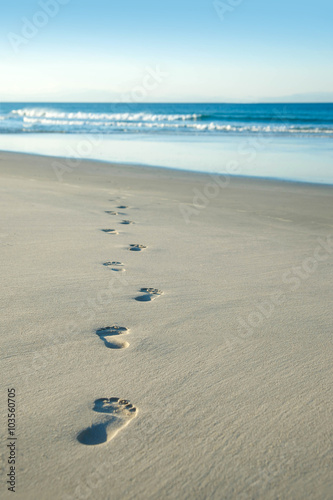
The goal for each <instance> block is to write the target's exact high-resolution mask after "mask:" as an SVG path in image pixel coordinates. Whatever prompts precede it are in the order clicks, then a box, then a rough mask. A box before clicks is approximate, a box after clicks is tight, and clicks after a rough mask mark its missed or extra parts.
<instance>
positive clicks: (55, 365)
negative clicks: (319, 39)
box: [0, 152, 333, 500]
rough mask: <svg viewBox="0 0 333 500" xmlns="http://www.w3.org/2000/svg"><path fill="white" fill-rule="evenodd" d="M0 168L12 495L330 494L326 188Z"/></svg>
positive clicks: (332, 235) (332, 259)
mask: <svg viewBox="0 0 333 500" xmlns="http://www.w3.org/2000/svg"><path fill="white" fill-rule="evenodd" d="M59 165H60V166H59ZM61 165H63V166H64V167H65V170H61ZM59 169H60V171H61V176H60V177H59ZM57 172H58V175H56V174H57ZM0 175H1V198H0V204H1V213H2V220H3V222H2V228H1V234H0V244H1V277H2V294H1V310H2V315H1V323H2V328H1V330H2V334H1V336H2V342H1V344H2V349H1V387H2V395H1V397H2V400H3V402H6V399H7V389H9V388H14V389H15V393H16V437H17V441H16V443H17V464H16V465H17V466H16V481H17V483H16V484H17V491H16V494H15V498H17V499H22V500H23V499H24V500H36V499H38V500H39V499H42V500H43V499H45V500H53V499H54V500H58V499H59V500H60V499H61V500H69V499H83V498H84V499H88V498H91V499H107V500H108V499H110V500H125V499H126V500H144V499H145V500H146V499H149V500H150V499H154V500H155V499H181V500H184V499H216V500H221V499H228V500H229V499H230V500H231V499H232V500H242V499H244V500H245V499H246V500H247V499H259V500H276V499H288V500H290V499H295V500H296V499H299V500H304V499H307V498H308V499H311V500H316V499H318V500H319V499H320V500H322V499H329V498H332V491H333V481H332V474H331V472H332V448H331V442H330V440H331V437H332V435H331V432H332V431H331V429H332V413H331V402H332V279H333V222H332V221H333V218H332V216H333V203H332V187H331V186H322V185H312V184H302V183H288V182H280V181H267V180H262V179H250V178H241V177H239V178H237V177H223V176H216V175H214V176H210V175H206V174H199V173H190V172H183V171H176V170H171V169H170V170H168V169H158V168H149V167H142V166H129V165H111V164H108V163H102V162H93V161H82V162H81V163H80V164H79V165H78V166H77V167H76V168H70V167H68V161H66V160H62V159H54V158H49V157H42V156H33V155H23V154H14V153H4V152H2V153H0ZM108 212H111V213H108ZM112 212H113V213H112ZM122 221H125V223H122ZM128 221H130V222H132V223H131V224H130V223H128ZM109 229H113V230H114V232H107V231H103V230H109ZM130 245H138V246H139V247H138V248H136V247H133V246H130ZM140 246H142V247H140ZM133 250H134V251H133ZM138 250H139V251H138ZM103 264H104V265H103ZM141 289H142V290H141ZM147 289H149V290H147ZM150 289H152V290H150ZM155 289H156V290H155ZM142 297H144V298H143V300H135V299H137V298H141V299H142ZM150 299H154V300H150ZM103 329H104V330H103ZM110 398H111V400H110ZM118 398H120V399H118ZM1 409H2V422H3V424H2V426H1V435H2V442H5V441H6V440H7V438H8V436H7V427H6V422H7V408H6V405H5V404H2V405H1ZM134 417H135V418H134ZM1 454H2V456H1V465H2V470H3V472H4V473H5V474H7V473H8V463H7V455H8V452H7V451H6V449H5V447H4V446H3V447H2V450H1ZM6 490H7V488H5V487H3V488H2V492H1V498H4V499H7V498H13V496H12V493H11V492H9V491H7V492H6V493H4V492H5V491H6Z"/></svg>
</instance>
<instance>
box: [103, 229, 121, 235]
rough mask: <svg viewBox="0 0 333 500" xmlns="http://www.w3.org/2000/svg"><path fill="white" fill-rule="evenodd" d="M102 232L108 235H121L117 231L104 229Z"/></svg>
mask: <svg viewBox="0 0 333 500" xmlns="http://www.w3.org/2000/svg"><path fill="white" fill-rule="evenodd" d="M102 231H103V232H104V233H108V234H119V233H118V231H117V230H116V229H102Z"/></svg>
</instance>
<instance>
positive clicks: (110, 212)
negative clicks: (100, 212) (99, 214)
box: [105, 210, 118, 215]
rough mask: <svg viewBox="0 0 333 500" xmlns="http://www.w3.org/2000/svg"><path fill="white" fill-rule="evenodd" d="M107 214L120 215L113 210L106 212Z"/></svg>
mask: <svg viewBox="0 0 333 500" xmlns="http://www.w3.org/2000/svg"><path fill="white" fill-rule="evenodd" d="M105 213H106V214H109V215H118V212H113V211H112V210H105Z"/></svg>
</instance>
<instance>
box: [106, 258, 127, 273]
mask: <svg viewBox="0 0 333 500" xmlns="http://www.w3.org/2000/svg"><path fill="white" fill-rule="evenodd" d="M123 265H124V264H123V263H122V262H117V261H112V262H104V264H103V266H106V267H110V268H111V271H117V272H120V273H123V272H124V271H126V269H125V268H124V267H123Z"/></svg>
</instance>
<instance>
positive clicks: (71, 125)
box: [0, 103, 333, 184]
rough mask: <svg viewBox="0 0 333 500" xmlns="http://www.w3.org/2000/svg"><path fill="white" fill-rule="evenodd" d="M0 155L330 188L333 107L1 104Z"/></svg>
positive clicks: (282, 105)
mask: <svg viewBox="0 0 333 500" xmlns="http://www.w3.org/2000/svg"><path fill="white" fill-rule="evenodd" d="M0 149H2V150H8V151H20V152H30V153H37V154H49V155H58V156H65V157H75V158H77V159H83V158H91V159H99V160H105V161H116V162H125V163H126V162H127V163H140V164H148V165H153V166H161V167H162V166H163V167H171V168H180V169H186V170H194V171H206V172H219V173H230V172H228V170H229V171H230V165H231V164H233V165H234V166H235V165H236V166H237V168H234V169H233V171H235V172H237V173H238V174H240V175H250V176H260V177H274V178H282V179H289V180H302V181H308V182H323V183H329V184H333V104H332V103H328V104H325V103H323V104H158V103H156V104H147V103H113V104H111V103H105V104H103V103H43V104H41V103H2V104H0Z"/></svg>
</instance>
